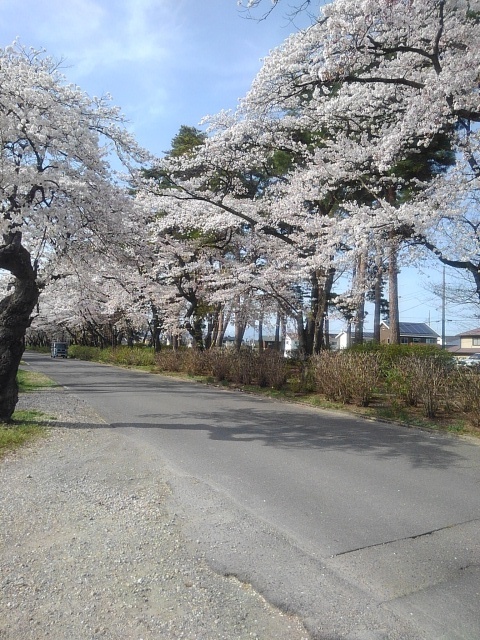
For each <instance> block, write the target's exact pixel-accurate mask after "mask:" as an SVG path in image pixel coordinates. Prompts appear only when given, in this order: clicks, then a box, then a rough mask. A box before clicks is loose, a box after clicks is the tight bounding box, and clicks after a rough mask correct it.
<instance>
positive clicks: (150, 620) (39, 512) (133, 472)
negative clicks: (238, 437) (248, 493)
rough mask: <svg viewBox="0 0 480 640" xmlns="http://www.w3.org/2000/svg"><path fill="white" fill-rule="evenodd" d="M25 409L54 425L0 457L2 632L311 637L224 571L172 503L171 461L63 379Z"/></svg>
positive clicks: (140, 638)
mask: <svg viewBox="0 0 480 640" xmlns="http://www.w3.org/2000/svg"><path fill="white" fill-rule="evenodd" d="M18 409H37V410H39V411H42V412H44V413H45V414H46V415H47V416H55V419H53V420H50V421H49V423H48V427H47V428H48V437H47V438H44V439H41V440H39V441H37V442H35V443H34V444H32V445H30V446H28V447H25V448H23V449H21V450H19V451H17V452H16V453H12V454H8V455H7V456H5V457H4V458H2V459H1V460H0V486H1V490H0V514H1V518H0V586H1V589H0V638H1V639H2V640H33V639H35V640H41V639H42V640H43V639H44V638H52V639H54V640H84V639H97V638H98V639H100V638H101V639H111V640H159V639H161V640H170V639H178V638H186V639H191V640H217V639H218V640H220V639H224V640H244V639H245V640H246V639H247V638H248V639H251V638H256V639H257V640H274V639H278V640H307V639H308V637H309V636H308V634H307V632H306V631H305V629H304V627H303V625H302V624H301V623H300V622H299V621H298V620H297V619H296V618H294V617H292V616H289V615H287V614H285V613H282V612H281V611H279V610H278V609H276V608H275V607H272V606H271V605H269V604H268V603H267V602H266V601H265V600H264V599H263V598H262V597H261V596H260V595H259V594H258V593H256V592H255V591H254V589H253V588H252V587H251V586H250V585H248V584H243V583H240V582H239V581H238V580H237V579H235V578H231V577H226V576H223V575H219V574H217V573H215V572H214V571H213V570H212V569H211V568H210V567H209V566H208V564H207V562H206V560H205V558H204V557H203V555H202V553H201V552H200V551H199V550H198V549H197V548H196V547H195V545H194V544H193V543H192V541H191V540H189V539H188V536H187V535H185V532H184V531H183V528H182V519H181V518H179V517H178V516H177V515H176V514H175V513H172V512H171V511H169V509H168V506H167V499H168V496H169V479H168V472H167V470H165V472H164V473H163V474H162V477H160V476H159V474H158V472H154V471H152V468H153V466H152V465H149V464H148V463H147V464H146V462H148V461H147V460H146V459H145V458H144V456H148V452H139V451H132V449H131V445H130V443H128V442H127V441H126V440H125V439H123V438H122V437H121V436H119V435H118V434H116V432H115V430H114V429H112V428H110V427H109V425H106V424H104V423H103V421H102V420H101V418H100V417H99V416H98V415H97V414H96V413H95V412H93V411H92V410H91V408H90V407H89V406H87V405H86V404H85V403H83V402H82V401H81V400H80V398H78V397H76V396H74V395H72V394H69V393H67V392H66V391H65V390H63V389H59V388H55V389H49V390H44V391H39V392H35V393H29V394H22V395H21V397H20V401H19V404H18Z"/></svg>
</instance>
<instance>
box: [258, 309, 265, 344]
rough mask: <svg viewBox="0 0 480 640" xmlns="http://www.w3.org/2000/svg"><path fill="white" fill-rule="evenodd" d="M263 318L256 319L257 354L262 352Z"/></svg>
mask: <svg viewBox="0 0 480 640" xmlns="http://www.w3.org/2000/svg"><path fill="white" fill-rule="evenodd" d="M263 347H264V344H263V316H261V317H260V318H259V319H258V352H259V353H260V352H261V351H263Z"/></svg>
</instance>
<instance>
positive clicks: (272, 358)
mask: <svg viewBox="0 0 480 640" xmlns="http://www.w3.org/2000/svg"><path fill="white" fill-rule="evenodd" d="M255 356H256V367H255V369H256V376H257V384H258V386H259V387H271V388H273V389H281V388H282V387H283V386H284V385H285V383H286V381H287V363H286V362H285V358H284V357H283V355H282V354H281V353H279V352H278V351H273V350H272V349H267V350H266V351H263V352H262V353H259V354H255Z"/></svg>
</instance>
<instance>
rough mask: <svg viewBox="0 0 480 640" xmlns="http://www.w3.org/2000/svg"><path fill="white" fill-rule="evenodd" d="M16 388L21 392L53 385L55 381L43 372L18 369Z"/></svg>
mask: <svg viewBox="0 0 480 640" xmlns="http://www.w3.org/2000/svg"><path fill="white" fill-rule="evenodd" d="M17 382H18V390H19V391H20V392H21V393H27V392H29V391H36V390H37V389H45V388H48V387H55V386H56V382H54V381H53V380H50V378H47V376H46V375H44V374H43V373H39V372H38V371H31V370H30V369H19V370H18V373H17Z"/></svg>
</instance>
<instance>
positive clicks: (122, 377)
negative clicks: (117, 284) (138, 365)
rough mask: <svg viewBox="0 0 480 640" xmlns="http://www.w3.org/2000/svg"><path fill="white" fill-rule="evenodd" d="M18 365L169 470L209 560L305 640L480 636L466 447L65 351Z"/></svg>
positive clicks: (477, 477) (474, 467)
mask: <svg viewBox="0 0 480 640" xmlns="http://www.w3.org/2000/svg"><path fill="white" fill-rule="evenodd" d="M25 359H26V361H27V362H28V363H29V364H30V365H31V366H32V367H33V368H35V369H38V370H40V371H43V372H44V373H46V374H47V375H49V376H50V377H52V378H53V379H54V380H56V381H57V382H59V383H60V384H62V385H65V386H67V387H68V389H69V390H70V391H71V392H72V393H74V394H77V395H79V396H81V397H82V398H83V399H84V400H86V401H87V402H88V403H89V404H90V405H91V406H92V407H94V408H95V409H96V410H97V411H98V412H99V413H100V414H101V415H102V416H103V418H104V419H105V420H106V421H107V422H108V423H109V424H110V425H111V427H112V428H115V429H116V430H117V433H118V437H119V438H123V439H127V440H128V441H130V444H131V448H132V455H134V453H135V451H136V450H139V448H140V449H145V448H147V449H148V450H149V452H150V454H151V457H150V459H151V460H152V462H151V464H155V463H154V460H155V456H157V457H158V460H159V462H160V461H161V463H162V465H165V464H166V465H167V466H168V468H169V470H170V473H171V476H170V478H169V482H170V485H171V487H172V497H171V501H170V502H171V508H172V510H175V512H176V513H177V514H178V515H179V516H180V517H182V518H183V520H184V530H185V532H186V534H187V535H189V536H190V537H191V539H192V540H194V541H195V542H196V544H198V547H199V549H201V551H202V552H203V553H205V554H206V556H207V558H208V559H209V562H210V563H211V565H212V566H213V567H214V568H215V569H217V570H218V571H219V572H222V573H224V574H233V575H236V576H238V577H239V578H240V579H241V580H243V581H245V582H247V583H250V584H252V585H253V586H254V587H255V588H256V589H257V590H258V591H260V592H261V593H263V594H264V595H265V597H266V598H267V599H268V600H269V601H271V602H272V603H273V604H275V605H278V606H280V607H282V608H284V609H286V610H288V611H291V612H295V613H297V614H299V615H300V616H301V618H302V619H303V620H304V622H305V624H306V625H307V627H308V628H309V629H310V631H311V633H312V635H313V636H314V637H318V638H330V639H334V638H335V639H340V638H349V639H351V640H354V639H358V640H361V639H367V638H368V639H370V638H372V639H373V638H375V639H377V638H388V639H394V638H403V639H411V640H414V639H415V640H419V639H422V638H423V639H425V640H442V639H444V640H456V639H459V640H460V639H462V640H478V638H480V535H479V534H480V491H479V490H480V447H479V446H478V445H476V444H472V443H469V442H467V441H465V440H461V439H456V438H451V437H446V436H440V435H435V434H430V433H427V432H421V431H417V430H414V429H404V428H397V427H394V426H387V425H384V424H380V423H375V422H369V421H364V420H360V419H357V418H355V417H350V416H348V415H346V414H335V413H329V412H323V411H315V410H309V409H306V408H301V407H299V406H295V405H290V404H283V403H277V402H271V401H267V400H264V399H260V398H256V397H253V396H250V395H246V394H242V393H239V392H229V391H224V390H221V389H215V388H212V387H205V386H202V385H199V384H194V383H188V382H179V381H176V380H171V379H167V378H164V377H161V376H155V375H149V374H143V373H138V372H130V371H126V370H122V369H118V368H115V367H108V366H101V365H96V364H92V363H86V362H78V361H73V360H67V361H64V360H56V359H55V360H52V359H50V358H49V357H46V356H41V355H38V354H27V355H26V357H25Z"/></svg>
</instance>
